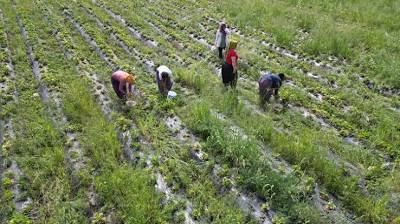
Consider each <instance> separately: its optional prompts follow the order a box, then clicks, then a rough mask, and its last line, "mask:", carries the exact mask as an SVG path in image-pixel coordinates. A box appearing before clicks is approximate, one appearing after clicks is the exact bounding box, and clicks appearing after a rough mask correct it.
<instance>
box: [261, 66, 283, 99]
mask: <svg viewBox="0 0 400 224" xmlns="http://www.w3.org/2000/svg"><path fill="white" fill-rule="evenodd" d="M284 79H285V75H284V74H283V73H280V74H279V75H274V74H272V73H265V74H263V75H262V76H261V77H260V79H259V80H258V88H259V94H260V102H261V105H265V103H268V102H269V99H270V98H271V96H274V97H275V98H276V99H277V98H278V97H279V88H281V86H282V82H283V80H284Z"/></svg>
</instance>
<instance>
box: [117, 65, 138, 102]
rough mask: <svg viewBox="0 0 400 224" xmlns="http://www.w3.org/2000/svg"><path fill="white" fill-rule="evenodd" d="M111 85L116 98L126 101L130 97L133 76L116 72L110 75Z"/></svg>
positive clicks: (133, 81) (133, 80)
mask: <svg viewBox="0 0 400 224" xmlns="http://www.w3.org/2000/svg"><path fill="white" fill-rule="evenodd" d="M111 83H112V86H113V88H114V91H115V93H116V94H117V96H118V97H119V98H120V99H126V98H127V97H130V96H132V85H134V83H135V76H133V75H131V74H129V73H127V72H124V71H116V72H114V73H113V74H112V75H111Z"/></svg>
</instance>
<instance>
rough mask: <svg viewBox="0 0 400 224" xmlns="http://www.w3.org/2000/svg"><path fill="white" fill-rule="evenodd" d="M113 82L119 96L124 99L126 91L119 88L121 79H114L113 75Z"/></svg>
mask: <svg viewBox="0 0 400 224" xmlns="http://www.w3.org/2000/svg"><path fill="white" fill-rule="evenodd" d="M111 83H112V86H113V88H114V91H115V93H116V94H117V96H118V97H119V98H120V99H123V98H124V97H125V92H121V91H120V90H119V81H118V80H117V79H114V78H113V77H111Z"/></svg>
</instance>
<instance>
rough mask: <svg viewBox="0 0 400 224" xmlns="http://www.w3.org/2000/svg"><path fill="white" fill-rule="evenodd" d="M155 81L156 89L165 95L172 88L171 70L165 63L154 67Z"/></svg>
mask: <svg viewBox="0 0 400 224" xmlns="http://www.w3.org/2000/svg"><path fill="white" fill-rule="evenodd" d="M156 82H157V85H158V91H159V92H160V93H161V94H162V95H164V96H166V95H168V92H169V91H170V90H171V89H172V84H173V82H172V71H171V70H170V69H169V68H168V67H167V66H165V65H161V66H159V67H158V68H157V69H156Z"/></svg>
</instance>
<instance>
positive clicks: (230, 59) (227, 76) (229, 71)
mask: <svg viewBox="0 0 400 224" xmlns="http://www.w3.org/2000/svg"><path fill="white" fill-rule="evenodd" d="M237 44H238V41H237V40H231V41H230V42H229V47H228V52H227V54H226V57H225V62H224V64H223V65H222V72H221V73H222V82H223V83H224V85H225V86H228V85H230V86H231V87H232V88H235V87H236V82H237V61H238V59H239V56H238V55H237V53H236V51H235V49H236V47H237Z"/></svg>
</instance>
